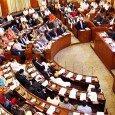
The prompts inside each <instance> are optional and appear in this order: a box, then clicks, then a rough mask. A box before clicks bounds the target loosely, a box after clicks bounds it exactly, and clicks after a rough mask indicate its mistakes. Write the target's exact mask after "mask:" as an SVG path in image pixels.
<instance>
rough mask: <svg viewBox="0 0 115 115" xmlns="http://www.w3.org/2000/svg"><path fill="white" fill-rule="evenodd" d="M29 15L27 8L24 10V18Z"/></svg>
mask: <svg viewBox="0 0 115 115" xmlns="http://www.w3.org/2000/svg"><path fill="white" fill-rule="evenodd" d="M28 13H29V12H28V10H27V9H26V8H24V10H23V15H24V16H27V15H28Z"/></svg>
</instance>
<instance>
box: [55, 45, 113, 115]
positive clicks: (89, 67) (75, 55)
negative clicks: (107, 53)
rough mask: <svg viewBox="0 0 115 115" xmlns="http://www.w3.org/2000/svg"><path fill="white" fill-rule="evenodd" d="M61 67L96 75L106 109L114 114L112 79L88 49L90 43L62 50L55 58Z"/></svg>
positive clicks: (90, 49) (89, 48)
mask: <svg viewBox="0 0 115 115" xmlns="http://www.w3.org/2000/svg"><path fill="white" fill-rule="evenodd" d="M54 59H55V61H57V62H58V63H59V64H60V65H61V66H63V67H66V68H67V69H69V70H71V71H74V72H77V73H81V74H86V75H96V76H98V78H99V82H100V85H101V89H102V90H103V92H104V94H105V98H106V100H107V101H106V108H108V110H109V112H111V113H112V115H114V114H115V94H114V93H113V92H112V85H113V77H112V75H111V74H110V72H109V71H108V70H107V69H106V67H105V66H104V65H103V63H102V62H101V61H100V59H99V58H98V57H97V55H96V54H95V53H94V51H93V50H92V48H91V47H90V43H85V44H76V45H73V46H70V47H68V48H65V49H63V50H62V51H60V52H59V53H58V54H57V55H56V56H55V58H54Z"/></svg>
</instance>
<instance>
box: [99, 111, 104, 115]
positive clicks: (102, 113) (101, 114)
mask: <svg viewBox="0 0 115 115" xmlns="http://www.w3.org/2000/svg"><path fill="white" fill-rule="evenodd" d="M97 115H105V114H104V112H97Z"/></svg>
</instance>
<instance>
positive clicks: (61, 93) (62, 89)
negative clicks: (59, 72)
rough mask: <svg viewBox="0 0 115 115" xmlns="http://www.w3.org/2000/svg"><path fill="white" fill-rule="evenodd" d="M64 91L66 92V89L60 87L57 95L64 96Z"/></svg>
mask: <svg viewBox="0 0 115 115" xmlns="http://www.w3.org/2000/svg"><path fill="white" fill-rule="evenodd" d="M66 91H67V89H66V88H63V87H62V88H61V89H60V90H59V94H60V95H63V96H64V94H65V93H66Z"/></svg>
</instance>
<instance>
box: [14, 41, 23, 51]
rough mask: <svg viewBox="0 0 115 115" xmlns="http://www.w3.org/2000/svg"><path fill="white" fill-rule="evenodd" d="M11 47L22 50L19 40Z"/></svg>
mask: <svg viewBox="0 0 115 115" xmlns="http://www.w3.org/2000/svg"><path fill="white" fill-rule="evenodd" d="M13 49H17V50H19V51H24V49H22V46H21V44H20V43H19V42H17V43H15V44H14V46H13Z"/></svg>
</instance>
